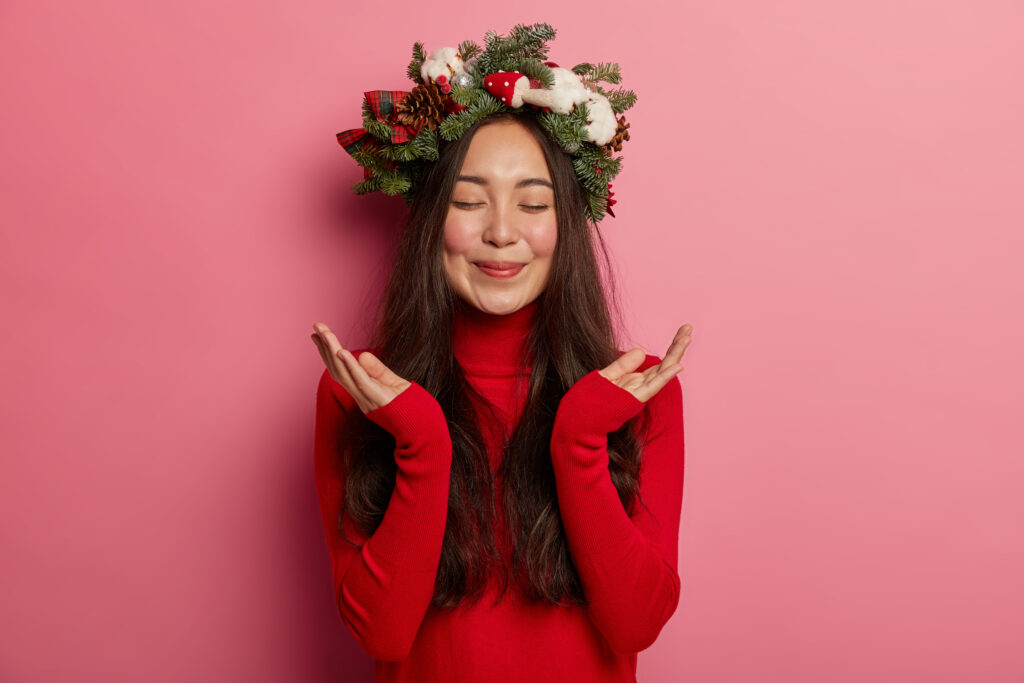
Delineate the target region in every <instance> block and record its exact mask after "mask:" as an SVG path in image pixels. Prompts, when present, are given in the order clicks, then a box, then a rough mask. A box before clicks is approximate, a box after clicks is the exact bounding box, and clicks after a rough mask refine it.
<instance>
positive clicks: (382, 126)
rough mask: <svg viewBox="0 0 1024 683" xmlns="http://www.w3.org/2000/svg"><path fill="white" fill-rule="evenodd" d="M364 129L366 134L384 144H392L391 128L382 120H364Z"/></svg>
mask: <svg viewBox="0 0 1024 683" xmlns="http://www.w3.org/2000/svg"><path fill="white" fill-rule="evenodd" d="M363 128H365V129H366V132H367V133H369V134H370V135H372V136H373V137H375V138H377V139H378V140H383V141H384V142H391V126H389V125H388V124H386V123H384V122H383V121H381V120H380V119H378V118H376V117H373V116H370V117H367V118H364V119H363Z"/></svg>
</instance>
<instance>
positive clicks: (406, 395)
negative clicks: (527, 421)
mask: <svg viewBox="0 0 1024 683" xmlns="http://www.w3.org/2000/svg"><path fill="white" fill-rule="evenodd" d="M359 415H362V413H361V411H360V409H359V407H358V406H357V405H356V404H355V401H354V400H353V399H352V397H351V396H350V395H349V394H348V392H347V391H346V390H345V388H344V387H343V386H341V385H340V384H338V383H337V382H335V381H334V379H333V378H332V377H331V376H330V373H329V372H328V371H327V370H326V369H325V370H324V373H323V375H322V376H321V378H320V383H319V385H318V387H317V395H316V425H315V437H314V470H315V479H316V490H317V498H318V501H319V505H320V511H321V514H322V517H323V523H324V529H325V532H326V536H327V543H328V547H329V550H330V557H331V564H332V567H333V577H334V587H335V596H336V598H337V603H338V610H339V612H340V614H341V617H342V619H343V620H344V622H345V624H346V625H347V626H348V628H349V630H350V631H351V632H352V634H353V635H354V636H355V637H356V639H357V640H358V642H359V644H360V645H361V646H362V648H363V649H364V650H365V651H366V652H367V653H368V654H369V655H370V656H372V657H374V658H376V659H378V660H384V661H398V660H401V659H404V658H405V657H407V656H408V654H409V651H410V649H411V647H412V643H413V640H414V639H415V637H416V633H417V631H418V630H419V627H420V624H421V623H422V621H423V618H424V616H425V614H426V611H427V609H428V607H429V605H430V600H431V598H432V596H433V593H434V581H435V577H436V574H437V567H438V564H439V562H440V558H441V545H442V542H443V540H444V530H445V522H446V518H447V512H448V484H449V477H450V472H451V452H452V448H451V438H450V436H449V433H448V425H447V422H446V421H445V417H444V413H443V412H442V411H441V408H440V406H439V405H438V404H437V402H436V401H435V400H434V398H433V396H431V395H430V394H429V393H428V392H427V391H426V389H424V388H423V387H422V386H420V385H419V384H417V383H415V382H413V383H412V385H411V386H410V387H408V388H407V389H406V390H405V391H403V392H402V393H400V394H399V395H398V396H396V397H395V398H394V399H392V400H391V401H390V402H389V403H388V404H387V405H385V406H382V407H380V408H377V409H376V410H372V411H370V412H368V413H366V417H367V418H368V419H370V420H372V421H373V422H375V423H376V424H378V425H380V426H381V427H383V428H384V429H386V430H387V431H388V432H389V433H390V434H391V435H392V436H394V437H395V451H394V457H395V461H396V463H397V467H398V470H397V474H396V481H395V488H394V492H393V494H392V495H391V499H390V502H389V503H388V508H387V511H386V512H385V514H384V518H383V520H382V521H381V524H380V526H379V527H378V528H377V530H376V531H375V532H374V533H373V534H372V536H370V538H368V539H363V538H362V536H361V535H359V533H358V531H357V530H356V528H355V525H354V524H352V523H351V520H350V519H349V518H348V517H346V518H345V521H346V524H345V529H346V532H347V534H348V536H349V538H353V539H354V540H357V541H358V540H365V542H364V543H363V544H362V547H361V548H359V547H355V546H353V545H352V544H350V543H349V542H347V541H346V540H345V539H344V538H342V535H341V532H340V531H339V529H338V513H339V510H340V507H341V499H342V493H343V492H344V488H345V480H344V477H345V473H344V472H343V471H342V467H341V462H340V459H339V457H338V455H337V449H336V445H337V438H338V432H339V430H340V428H341V427H342V425H343V424H344V422H345V421H346V420H349V419H355V418H357V417H358V416H359Z"/></svg>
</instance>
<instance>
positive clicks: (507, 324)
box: [454, 298, 540, 374]
mask: <svg viewBox="0 0 1024 683" xmlns="http://www.w3.org/2000/svg"><path fill="white" fill-rule="evenodd" d="M539 305H540V299H539V298H538V299H534V300H533V301H531V302H530V303H528V304H527V305H525V306H523V307H522V308H520V309H518V310H516V311H513V312H512V313H509V314H507V315H495V314H493V313H486V312H484V311H481V310H480V309H478V308H476V307H475V306H473V305H472V304H469V303H467V302H465V301H463V300H462V299H458V301H457V302H456V305H455V336H454V349H455V357H456V358H457V359H458V361H459V364H460V365H462V366H463V368H465V369H466V370H467V371H469V372H485V373H488V374H494V373H498V374H502V373H505V374H507V373H518V372H522V371H524V370H526V371H528V370H529V367H530V359H528V358H526V352H527V349H526V340H527V337H528V336H529V334H530V330H532V329H533V325H534V321H535V320H536V316H537V309H538V307H539Z"/></svg>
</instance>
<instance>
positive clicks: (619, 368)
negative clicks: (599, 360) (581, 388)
mask: <svg viewBox="0 0 1024 683" xmlns="http://www.w3.org/2000/svg"><path fill="white" fill-rule="evenodd" d="M646 357H647V352H646V351H644V350H643V349H642V348H640V347H639V346H637V347H635V348H632V349H630V350H629V351H626V352H625V353H624V354H622V355H621V356H619V357H618V358H616V359H615V360H613V361H612V362H611V363H609V364H608V365H607V366H606V367H605V368H603V369H602V370H600V371H599V372H600V373H601V374H602V375H604V376H605V377H607V378H608V379H610V380H612V381H614V380H617V379H618V378H620V377H622V376H623V375H627V374H629V373H631V372H634V371H635V370H636V369H637V368H638V367H640V364H641V363H643V362H644V358H646Z"/></svg>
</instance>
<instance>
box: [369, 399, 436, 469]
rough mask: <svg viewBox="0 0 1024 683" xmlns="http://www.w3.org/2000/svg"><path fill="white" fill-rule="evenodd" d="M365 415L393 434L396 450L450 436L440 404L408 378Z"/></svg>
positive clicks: (402, 450)
mask: <svg viewBox="0 0 1024 683" xmlns="http://www.w3.org/2000/svg"><path fill="white" fill-rule="evenodd" d="M366 417H367V419H369V420H371V421H373V422H374V423H376V424H378V425H380V426H381V427H383V428H384V429H386V430H387V431H388V433H389V434H391V436H393V437H395V443H396V446H397V449H396V452H397V453H399V454H406V453H408V452H409V450H410V449H409V447H410V446H412V445H413V444H415V443H422V442H424V441H430V440H433V439H435V438H436V439H442V440H444V441H449V440H450V438H451V437H450V436H449V434H448V421H447V420H446V419H445V416H444V412H443V411H442V410H441V406H440V405H438V403H437V400H436V399H435V398H434V397H433V396H432V395H431V394H430V392H428V391H427V390H426V389H424V388H423V387H422V386H421V385H420V384H418V383H417V382H412V383H411V384H410V385H409V386H408V387H407V388H406V389H405V390H404V391H402V392H401V393H400V394H398V396H395V397H394V398H393V399H391V400H390V401H389V402H388V403H386V404H384V405H383V406H381V407H379V408H374V409H373V410H371V411H370V412H368V413H366Z"/></svg>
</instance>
